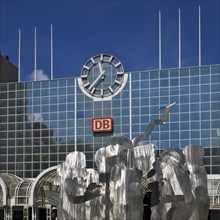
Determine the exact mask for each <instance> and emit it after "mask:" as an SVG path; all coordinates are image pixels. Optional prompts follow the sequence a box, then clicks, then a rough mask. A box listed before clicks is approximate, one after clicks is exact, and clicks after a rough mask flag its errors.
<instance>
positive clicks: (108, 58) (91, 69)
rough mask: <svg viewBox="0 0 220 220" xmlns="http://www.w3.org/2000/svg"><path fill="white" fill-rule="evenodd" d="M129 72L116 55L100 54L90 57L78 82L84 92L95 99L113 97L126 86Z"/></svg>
mask: <svg viewBox="0 0 220 220" xmlns="http://www.w3.org/2000/svg"><path fill="white" fill-rule="evenodd" d="M127 79H128V74H126V73H124V68H123V65H122V64H121V62H120V61H119V60H118V59H117V58H116V57H114V56H112V55H108V54H99V55H96V56H94V57H92V58H90V59H89V60H88V61H87V62H86V63H85V65H84V66H83V68H82V72H81V76H80V77H79V78H78V83H79V86H80V88H81V90H82V91H83V93H84V94H85V95H87V96H89V97H90V98H93V99H94V100H104V99H111V98H112V97H113V96H115V95H117V94H118V93H119V92H120V91H121V90H122V89H123V88H124V86H125V84H126V82H127Z"/></svg>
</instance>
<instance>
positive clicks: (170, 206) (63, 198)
mask: <svg viewBox="0 0 220 220" xmlns="http://www.w3.org/2000/svg"><path fill="white" fill-rule="evenodd" d="M175 105H176V102H175V103H172V104H170V105H168V106H166V107H164V108H163V109H164V113H163V117H162V118H161V119H159V120H154V121H151V122H150V123H149V125H148V127H147V129H146V131H145V132H144V133H143V134H140V135H139V136H137V137H136V138H134V139H133V140H132V141H131V140H129V139H128V138H126V137H123V136H120V137H112V138H110V140H109V142H108V143H107V144H106V147H102V148H100V149H99V150H97V152H96V153H95V157H94V161H95V163H96V166H97V171H96V170H94V169H87V168H86V158H85V155H84V154H83V153H82V152H72V153H70V154H68V155H67V157H66V161H65V162H63V163H62V164H60V165H59V166H58V169H57V176H56V178H55V184H56V185H59V186H60V192H59V195H57V194H52V193H51V196H50V198H51V203H52V204H53V205H55V206H57V210H58V219H60V220H64V219H66V220H68V219H73V220H85V219H86V220H89V219H94V220H96V219H97V220H110V219H112V220H118V219H120V220H134V219H135V220H141V219H143V193H142V186H141V178H142V176H143V172H148V175H147V178H148V180H147V182H148V187H149V189H151V191H152V196H151V200H152V201H151V206H152V207H151V210H152V211H151V220H168V219H169V220H176V219H181V220H198V219H207V216H208V208H209V197H208V193H207V185H206V184H207V179H206V172H205V169H204V167H203V163H202V157H203V149H202V148H201V147H200V146H197V145H190V146H187V147H186V148H184V149H183V151H182V150H180V149H171V148H169V149H166V150H164V151H163V152H162V153H161V155H160V156H159V158H157V159H155V156H154V146H153V145H152V144H149V145H140V146H138V144H139V143H140V141H142V140H143V139H144V138H147V137H148V136H149V135H150V134H151V132H152V130H153V128H154V126H155V125H160V124H165V122H166V120H167V118H168V114H169V112H170V110H171V109H172V108H173V107H174V106H175Z"/></svg>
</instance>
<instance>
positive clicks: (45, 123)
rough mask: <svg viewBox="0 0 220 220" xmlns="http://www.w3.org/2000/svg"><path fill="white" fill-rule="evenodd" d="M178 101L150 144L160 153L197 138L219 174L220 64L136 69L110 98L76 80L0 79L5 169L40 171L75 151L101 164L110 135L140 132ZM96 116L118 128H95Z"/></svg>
mask: <svg viewBox="0 0 220 220" xmlns="http://www.w3.org/2000/svg"><path fill="white" fill-rule="evenodd" d="M175 101H179V102H178V104H177V105H176V106H175V107H174V108H173V109H172V111H171V113H170V115H169V120H168V122H167V124H165V125H160V126H156V127H155V128H154V130H153V132H152V134H151V136H150V138H149V139H148V140H145V141H144V143H153V144H154V145H155V149H156V151H155V153H156V154H157V155H158V154H159V153H160V151H161V150H163V149H165V148H168V147H177V148H178V147H179V148H183V147H185V146H186V145H188V144H199V145H201V146H203V147H204V150H205V157H204V163H205V167H206V169H207V172H208V174H219V173H220V65H210V66H202V67H190V68H180V69H178V68H177V69H164V70H160V71H158V70H154V71H140V72H130V73H128V81H127V83H126V85H125V87H124V88H123V90H122V91H121V92H120V93H119V94H118V95H116V96H114V97H113V98H112V99H111V100H106V101H94V100H93V99H91V98H89V97H87V96H86V95H85V94H84V93H83V92H82V91H81V89H80V88H79V85H78V83H77V78H66V79H55V80H48V81H34V82H22V83H7V84H0V172H1V173H3V172H6V173H12V174H15V175H17V176H20V177H25V178H31V177H36V176H37V175H38V174H39V173H40V172H42V171H43V170H44V169H46V168H48V167H51V166H54V165H57V164H58V163H61V162H63V161H64V160H65V157H66V155H67V154H68V153H69V152H72V151H74V150H78V151H82V152H84V153H85V155H86V158H87V167H95V164H94V162H93V156H94V153H95V151H96V150H97V149H99V148H100V147H103V146H105V144H106V142H107V141H108V139H109V138H110V137H111V136H114V135H115V136H117V135H125V136H127V137H129V138H130V139H132V138H134V137H135V136H137V135H138V134H140V133H141V132H143V131H145V129H146V127H147V125H148V123H149V122H150V121H151V120H154V119H159V118H160V117H161V116H162V113H163V112H161V110H159V108H160V107H161V106H165V105H167V104H169V103H172V102H175ZM96 117H98V118H100V117H112V118H113V121H114V131H113V132H112V133H97V134H94V133H93V132H92V118H96Z"/></svg>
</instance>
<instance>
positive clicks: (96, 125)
mask: <svg viewBox="0 0 220 220" xmlns="http://www.w3.org/2000/svg"><path fill="white" fill-rule="evenodd" d="M92 131H93V132H94V133H97V132H112V131H113V119H112V118H110V117H108V118H107V117H106V118H93V119H92Z"/></svg>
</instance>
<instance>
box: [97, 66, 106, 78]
mask: <svg viewBox="0 0 220 220" xmlns="http://www.w3.org/2000/svg"><path fill="white" fill-rule="evenodd" d="M98 66H99V72H100V74H101V73H102V72H105V71H104V70H103V68H102V64H101V62H99V63H98ZM104 78H105V76H104V75H103V76H102V79H104Z"/></svg>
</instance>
